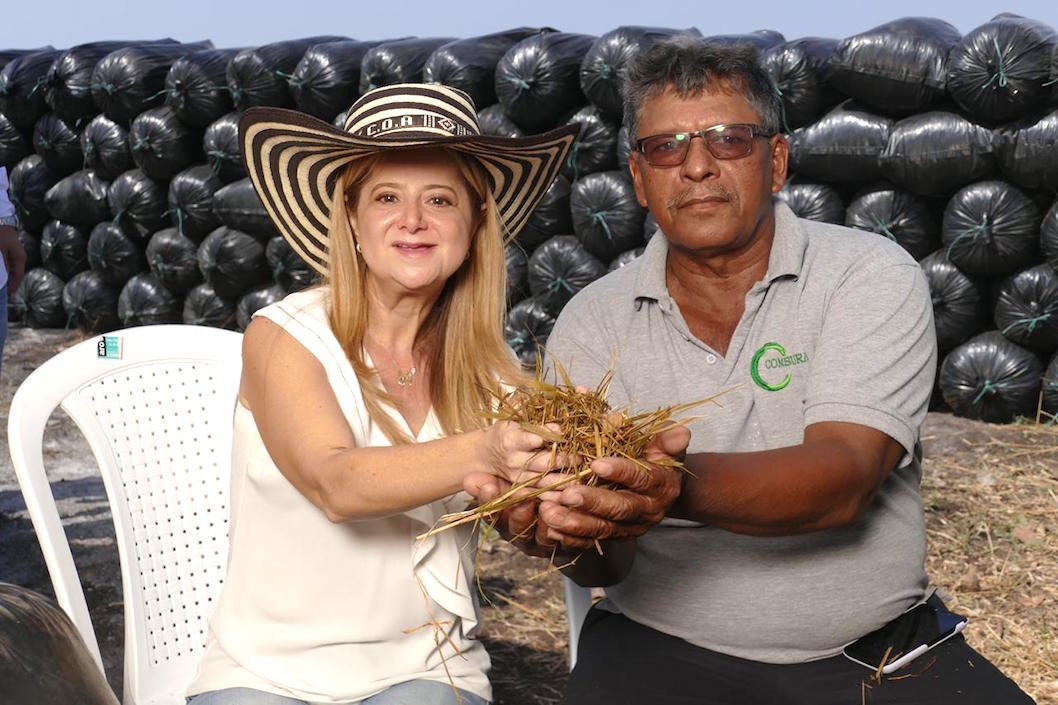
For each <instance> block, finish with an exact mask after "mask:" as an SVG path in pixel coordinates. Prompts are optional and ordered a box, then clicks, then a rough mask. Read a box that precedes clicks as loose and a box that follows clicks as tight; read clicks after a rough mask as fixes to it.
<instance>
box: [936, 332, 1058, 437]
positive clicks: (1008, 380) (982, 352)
mask: <svg viewBox="0 0 1058 705" xmlns="http://www.w3.org/2000/svg"><path fill="white" fill-rule="evenodd" d="M1042 375H1043V363H1042V362H1041V361H1040V359H1039V358H1038V357H1037V356H1036V354H1035V353H1033V352H1031V351H1029V350H1026V349H1025V348H1023V347H1021V346H1020V345H1018V344H1016V343H1012V342H1011V341H1009V340H1007V339H1006V338H1004V337H1003V336H1002V335H1001V334H1000V333H999V331H994V330H993V331H988V332H987V333H981V334H980V335H978V336H975V337H974V338H972V339H970V340H969V341H967V342H966V343H963V344H962V345H960V346H959V347H957V348H956V349H955V350H953V351H952V352H951V353H950V354H949V355H948V356H947V357H946V358H945V359H944V364H943V365H941V368H940V388H941V392H942V393H943V394H944V401H945V402H947V404H948V406H950V407H951V409H952V411H953V412H954V413H955V415H956V416H965V417H967V418H971V419H979V420H981V421H989V422H992V423H1010V422H1011V421H1013V420H1014V418H1015V417H1017V416H1027V417H1031V418H1035V417H1036V409H1037V406H1038V404H1039V396H1040V386H1041V381H1040V378H1041V376H1042Z"/></svg>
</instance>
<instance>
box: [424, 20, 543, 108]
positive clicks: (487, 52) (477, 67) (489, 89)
mask: <svg viewBox="0 0 1058 705" xmlns="http://www.w3.org/2000/svg"><path fill="white" fill-rule="evenodd" d="M554 31H557V30H554V29H551V28H549V27H519V28H518V29H509V30H507V31H506V32H496V33H494V34H485V35H482V36H480V37H470V38H469V39H457V40H455V41H453V42H449V43H447V44H444V45H442V46H440V47H438V48H437V49H436V50H435V51H434V52H433V53H432V54H430V57H429V58H428V59H427V60H426V64H425V65H424V66H423V69H422V80H423V82H424V83H442V84H444V85H446V86H452V87H453V88H458V89H459V90H461V91H463V92H464V93H466V94H467V95H469V96H470V99H471V100H473V101H474V107H475V108H477V109H478V110H481V109H482V108H485V107H487V106H489V105H492V104H494V103H495V102H496V65H497V64H498V63H499V62H500V59H502V58H503V55H504V54H506V53H507V52H508V51H509V50H510V48H511V47H512V46H514V45H515V44H517V43H518V42H520V41H522V40H524V39H527V38H529V37H531V36H533V35H536V34H543V33H546V32H554Z"/></svg>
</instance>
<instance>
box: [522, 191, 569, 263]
mask: <svg viewBox="0 0 1058 705" xmlns="http://www.w3.org/2000/svg"><path fill="white" fill-rule="evenodd" d="M571 192H572V186H571V184H570V182H569V179H567V178H566V177H565V176H561V175H560V176H558V177H557V178H556V179H555V180H554V181H553V182H552V183H551V186H549V187H548V189H547V192H546V193H545V194H544V197H543V199H541V201H540V204H539V205H538V206H537V207H536V210H534V211H533V214H532V215H530V216H529V220H527V221H526V223H525V226H524V227H523V228H522V229H521V230H520V231H519V232H518V234H517V235H515V237H514V241H515V242H517V243H518V244H519V245H520V246H521V248H522V249H523V250H525V251H526V252H528V253H531V252H533V251H534V250H535V249H536V248H537V247H539V246H540V245H542V244H544V243H545V242H547V241H548V240H550V239H551V238H553V237H555V236H556V235H569V234H570V233H572V232H573V217H572V215H571V213H570V209H569V207H570V194H571Z"/></svg>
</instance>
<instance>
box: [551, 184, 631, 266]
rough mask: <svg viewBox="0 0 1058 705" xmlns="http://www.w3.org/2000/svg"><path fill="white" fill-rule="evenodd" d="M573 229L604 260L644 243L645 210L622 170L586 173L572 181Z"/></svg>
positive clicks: (570, 201)
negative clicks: (574, 181) (581, 177)
mask: <svg viewBox="0 0 1058 705" xmlns="http://www.w3.org/2000/svg"><path fill="white" fill-rule="evenodd" d="M569 207H570V212H571V214H572V216H573V232H574V233H576V235H577V238H579V239H580V241H581V242H582V243H583V244H584V247H585V249H587V250H588V252H590V253H591V254H593V255H595V256H596V257H598V258H599V259H600V260H602V261H603V262H609V261H610V260H612V259H613V258H614V257H616V256H617V255H619V254H621V253H622V252H624V251H625V250H630V249H632V248H634V247H638V246H639V245H641V244H643V219H644V218H645V217H646V211H645V209H644V208H643V207H642V206H640V205H639V202H638V201H637V200H636V192H635V188H634V187H633V186H632V182H631V181H629V180H628V179H627V178H626V177H625V175H624V174H623V173H622V172H619V171H605V172H600V173H598V174H589V175H587V176H585V177H584V178H583V179H580V180H578V181H577V182H576V183H574V184H573V189H572V193H571V195H570V199H569Z"/></svg>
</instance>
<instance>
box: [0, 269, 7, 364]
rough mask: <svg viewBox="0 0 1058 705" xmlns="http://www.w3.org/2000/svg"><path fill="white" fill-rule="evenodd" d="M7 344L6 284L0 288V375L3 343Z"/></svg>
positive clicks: (2, 361) (2, 360)
mask: <svg viewBox="0 0 1058 705" xmlns="http://www.w3.org/2000/svg"><path fill="white" fill-rule="evenodd" d="M6 342H7V284H4V285H3V286H0V374H3V372H4V343H6Z"/></svg>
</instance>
